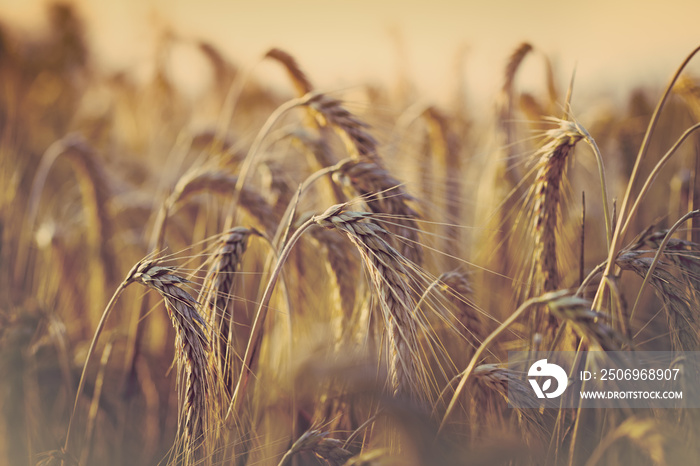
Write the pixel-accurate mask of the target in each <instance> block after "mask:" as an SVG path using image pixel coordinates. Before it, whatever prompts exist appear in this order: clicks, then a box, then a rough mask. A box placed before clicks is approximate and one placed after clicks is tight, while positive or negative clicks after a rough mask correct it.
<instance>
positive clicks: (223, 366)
mask: <svg viewBox="0 0 700 466" xmlns="http://www.w3.org/2000/svg"><path fill="white" fill-rule="evenodd" d="M251 235H256V236H257V235H260V233H259V232H258V231H257V230H251V229H249V228H244V227H236V228H233V229H231V230H230V231H229V232H228V233H227V234H226V235H225V236H223V238H222V239H221V245H220V246H219V249H218V250H217V252H216V253H215V254H214V257H213V259H212V265H211V267H210V268H209V270H208V271H207V276H206V277H205V279H204V283H203V284H202V289H201V291H200V294H199V302H200V303H202V305H203V306H204V315H205V317H206V318H207V319H208V325H209V334H210V341H211V342H212V351H211V356H212V359H213V360H214V364H217V365H218V368H219V373H220V374H221V375H222V377H223V383H224V386H225V387H227V388H232V382H233V381H232V380H231V378H232V375H231V374H232V372H233V370H235V369H234V368H233V367H232V363H233V361H234V359H235V358H234V357H233V355H232V354H231V353H232V351H234V348H235V346H234V341H233V337H234V328H233V327H234V320H233V304H232V303H231V300H232V297H233V288H234V279H235V274H236V272H238V270H239V268H240V265H241V260H242V259H243V254H244V253H245V251H246V248H247V247H248V240H249V238H250V236H251Z"/></svg>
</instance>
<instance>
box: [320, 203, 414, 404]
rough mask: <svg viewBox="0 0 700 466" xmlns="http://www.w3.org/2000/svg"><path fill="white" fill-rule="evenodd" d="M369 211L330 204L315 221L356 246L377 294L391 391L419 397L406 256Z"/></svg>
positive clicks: (395, 393)
mask: <svg viewBox="0 0 700 466" xmlns="http://www.w3.org/2000/svg"><path fill="white" fill-rule="evenodd" d="M371 218H372V214H368V213H364V212H344V211H343V208H342V206H333V207H331V208H330V209H328V210H327V211H326V212H325V213H323V214H322V215H320V216H317V217H314V219H315V222H316V223H317V224H318V225H320V226H322V227H324V228H329V229H335V230H338V231H341V232H343V233H344V234H345V235H346V236H347V237H348V239H350V241H351V242H352V243H353V244H354V245H355V246H356V247H357V248H358V250H359V252H360V255H361V256H362V259H363V261H364V263H365V266H366V268H367V270H368V272H369V276H370V279H371V280H372V283H373V285H374V287H375V291H376V293H377V295H378V297H379V301H380V305H381V310H382V317H383V320H384V324H385V328H386V332H387V340H388V346H389V372H390V374H389V375H390V379H391V386H392V389H393V393H394V395H396V396H408V397H410V398H411V399H415V400H420V399H421V398H423V394H422V392H421V389H422V387H424V382H423V380H422V371H421V370H420V369H419V365H420V362H419V353H418V330H417V325H416V319H415V317H414V316H413V315H412V312H411V311H412V309H414V306H415V303H414V302H413V299H412V297H411V296H412V294H411V290H410V287H409V285H408V283H407V278H406V277H407V276H408V275H409V274H408V271H407V269H406V267H405V266H404V264H405V263H406V259H405V258H403V257H402V256H401V254H400V253H399V252H398V251H397V250H396V249H394V248H393V247H392V246H391V245H390V244H389V242H388V237H389V234H388V232H387V231H386V230H385V229H383V228H382V227H381V226H379V225H378V224H376V223H374V222H372V220H371Z"/></svg>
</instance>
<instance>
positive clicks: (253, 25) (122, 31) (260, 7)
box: [0, 0, 700, 110]
mask: <svg viewBox="0 0 700 466" xmlns="http://www.w3.org/2000/svg"><path fill="white" fill-rule="evenodd" d="M46 3H47V2H46V1H43V0H30V1H19V0H2V1H0V18H1V19H2V21H3V22H4V23H6V24H9V25H10V26H12V27H20V28H24V29H28V30H30V31H31V30H34V31H36V30H37V29H38V28H40V25H41V24H42V21H43V20H44V18H45V13H44V9H43V8H42V5H44V4H46ZM73 3H75V4H77V5H78V6H79V9H78V11H79V14H80V15H81V16H82V17H83V18H84V19H85V21H86V25H87V31H88V37H89V42H90V46H91V48H92V51H93V52H94V57H95V58H96V60H97V62H98V63H100V64H101V65H103V66H105V67H106V68H107V69H111V70H119V71H126V72H136V71H137V70H138V69H139V68H141V67H144V66H147V64H148V63H150V62H151V61H152V58H153V52H154V48H155V45H154V44H155V40H156V38H157V37H158V35H159V34H160V33H161V32H162V31H163V30H164V29H166V28H169V29H171V30H172V31H174V32H175V33H176V34H178V35H179V36H181V37H183V38H185V39H204V40H207V41H210V42H212V43H213V44H215V45H216V46H217V47H219V48H220V49H221V50H222V51H223V52H224V53H226V54H227V56H228V58H230V59H231V60H232V61H233V62H234V63H236V64H237V65H239V66H241V67H246V66H250V65H252V64H253V63H255V62H256V60H257V59H258V58H259V57H260V56H262V54H264V52H265V51H266V50H267V49H269V48H270V47H281V48H283V49H285V50H287V51H288V52H290V53H292V54H293V55H294V56H295V57H296V58H297V59H298V61H299V62H300V64H301V65H302V67H303V68H304V69H305V70H306V71H307V73H308V75H309V76H310V77H311V79H312V80H313V81H314V83H315V84H317V86H318V87H320V88H323V89H326V90H328V89H343V88H348V87H353V86H359V85H362V84H365V83H374V84H380V85H382V86H385V87H389V88H390V87H393V86H394V84H395V83H396V82H397V80H398V77H399V75H400V73H404V74H405V75H406V77H407V78H408V79H409V80H410V81H412V82H413V83H414V84H415V85H416V87H417V89H418V91H419V92H418V93H419V95H420V96H421V99H422V100H426V101H431V102H437V103H439V104H446V103H448V102H447V101H448V99H449V96H450V95H452V91H453V89H454V88H455V87H456V81H457V79H458V75H457V73H456V57H457V55H458V52H459V51H460V50H466V52H465V55H464V65H463V66H462V67H461V69H460V73H461V75H462V76H463V79H464V85H465V89H466V90H467V98H468V99H469V100H470V102H473V103H474V105H475V106H477V107H479V106H482V105H483V104H488V103H489V101H490V100H491V98H492V96H493V94H494V93H495V91H496V89H497V88H498V86H499V85H500V82H501V75H502V70H503V67H504V64H505V61H506V59H507V57H508V55H509V54H510V53H511V52H512V51H513V50H514V49H515V48H516V47H517V46H518V44H519V43H521V42H523V41H528V42H530V43H531V44H532V45H534V46H535V48H536V50H538V51H540V52H543V53H545V54H547V56H549V58H550V59H551V60H552V61H553V63H554V65H555V70H556V72H557V80H558V84H559V86H560V87H564V86H566V84H567V83H568V81H569V78H570V76H571V73H572V72H573V70H574V68H576V86H575V94H574V105H575V106H577V105H582V104H583V102H580V103H579V102H577V100H576V99H577V97H578V98H579V99H586V98H587V96H590V95H599V94H603V93H604V94H608V95H611V96H621V95H624V94H625V93H626V91H628V90H629V89H630V88H631V87H633V86H647V87H651V88H660V87H661V86H663V85H664V84H665V83H666V81H667V80H668V77H669V76H670V75H671V74H672V73H673V71H674V70H675V68H676V67H677V66H678V65H679V64H680V62H681V61H682V60H683V58H684V57H685V56H686V55H687V54H688V53H690V51H691V50H692V49H693V48H694V47H696V46H697V45H699V44H700V34H697V33H696V32H695V31H696V30H697V29H696V26H695V25H694V24H693V23H694V22H695V21H696V18H697V17H699V16H700V15H699V13H700V3H698V2H688V1H671V2H667V3H666V4H665V5H664V6H663V7H654V8H649V7H647V8H643V6H642V5H640V4H639V3H636V2H635V3H632V2H630V1H609V2H605V1H602V0H593V1H589V2H587V3H586V4H585V5H581V6H577V7H572V6H571V4H569V3H564V2H552V1H546V0H534V1H531V2H528V3H527V4H526V3H524V2H514V1H495V2H489V3H486V2H474V3H473V4H471V3H472V2H450V1H447V0H442V1H436V2H432V3H430V4H427V3H425V2H416V1H402V2H398V1H394V0H391V1H384V2H370V1H367V0H355V1H352V2H350V1H330V0H325V1H324V0H302V1H299V2H294V3H288V2H282V1H279V0H259V1H256V2H238V1H221V0H204V1H200V2H191V1H184V0H179V1H178V0H175V1H168V2H166V1H163V0H151V1H137V0H124V1H122V2H110V3H106V2H97V1H90V0H81V1H76V2H73ZM650 31H651V32H650ZM653 31H658V33H655V32H653ZM397 37H399V38H400V39H398V40H397ZM182 69H183V70H189V71H188V72H191V73H193V75H192V76H184V77H183V80H184V81H185V82H197V79H198V76H197V74H201V73H198V71H197V70H196V66H192V65H188V64H187V63H186V64H184V65H183V66H182ZM692 69H695V70H697V69H700V66H697V65H695V66H693V67H691V70H692ZM541 73H542V60H541V59H540V58H534V59H529V60H527V61H526V62H525V64H524V70H523V73H522V77H521V79H520V83H521V85H522V86H524V87H528V88H529V89H533V90H534V91H543V86H542V84H541V83H542V81H541ZM528 74H529V75H530V78H529V79H528ZM258 78H261V79H263V80H265V79H266V77H265V76H258ZM582 110H585V109H582Z"/></svg>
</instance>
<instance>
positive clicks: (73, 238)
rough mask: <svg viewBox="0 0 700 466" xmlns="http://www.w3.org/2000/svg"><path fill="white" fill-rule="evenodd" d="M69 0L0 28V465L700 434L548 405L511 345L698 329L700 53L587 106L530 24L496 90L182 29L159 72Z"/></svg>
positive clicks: (673, 347) (690, 420)
mask: <svg viewBox="0 0 700 466" xmlns="http://www.w3.org/2000/svg"><path fill="white" fill-rule="evenodd" d="M50 14H51V15H50V19H51V20H50V25H51V27H50V30H49V32H47V33H46V34H47V36H46V37H41V38H34V39H32V40H21V38H19V36H16V35H15V33H14V32H13V31H12V30H10V29H9V28H4V27H3V28H2V30H0V33H2V37H3V39H2V40H0V49H1V50H0V84H1V86H0V87H1V88H2V91H1V94H2V95H0V103H1V105H0V128H2V141H1V144H0V151H1V152H2V154H1V155H0V190H1V191H0V193H1V194H0V236H1V238H2V242H1V243H0V244H1V246H2V249H1V250H0V264H2V266H1V268H0V277H1V282H0V298H1V300H0V369H1V370H2V372H1V374H2V375H1V377H2V378H3V379H4V380H3V381H2V383H1V384H0V387H1V388H2V397H1V398H0V408H2V412H3V417H2V419H3V420H4V422H2V423H0V433H1V435H0V453H1V454H2V455H4V456H2V455H0V457H2V458H3V459H2V460H0V461H3V462H6V463H5V464H18V465H20V464H37V463H38V464H46V465H48V464H63V465H77V464H80V465H87V464H102V465H109V464H115V465H116V464H160V463H167V464H171V463H172V464H212V465H218V464H222V465H223V464H231V465H233V464H235V465H254V464H273V465H274V464H280V465H301V464H311V465H375V464H376V465H390V464H391V465H393V464H397V465H398V464H406V465H423V464H426V465H427V464H440V465H452V464H454V465H457V464H465V465H471V464H512V465H521V464H522V465H535V464H537V465H539V464H551V465H555V464H567V465H582V464H590V465H593V464H632V463H633V462H634V463H635V464H654V465H664V464H669V465H670V464H691V463H692V462H693V461H694V460H695V459H696V458H697V455H698V453H699V452H698V449H697V441H696V440H697V439H698V438H700V418H698V416H697V412H696V410H693V409H688V408H684V407H683V406H682V405H679V406H678V408H676V409H652V408H649V409H632V408H624V409H623V408H620V409H599V410H581V409H571V408H562V409H549V408H548V409H542V408H538V406H539V405H538V404H537V400H536V399H534V398H533V396H532V393H531V390H530V387H529V385H528V382H527V380H526V373H525V372H522V371H517V370H514V369H512V368H511V367H509V366H507V365H506V364H505V363H506V361H507V357H508V356H507V355H508V351H528V350H533V349H537V350H544V351H556V350H563V351H620V350H622V351H638V350H666V351H675V352H681V351H698V350H700V334H699V333H698V332H700V317H698V316H696V314H697V313H698V310H699V309H700V230H698V222H699V221H700V210H697V209H698V207H699V206H698V205H697V203H698V201H700V182H699V181H700V179H699V178H698V176H697V175H698V174H700V152H698V151H699V149H698V147H699V146H698V141H700V140H699V139H697V138H696V136H695V134H694V133H695V130H697V129H698V128H700V124H698V123H694V121H697V119H698V118H700V87H698V86H697V85H696V84H695V81H694V80H693V78H692V77H690V76H686V75H684V74H683V71H684V70H685V68H686V65H687V64H688V63H689V62H690V61H691V59H692V58H693V56H694V55H695V53H696V52H697V50H695V51H693V52H692V53H691V54H690V55H689V56H688V58H687V59H686V60H685V61H684V62H683V63H682V64H681V66H680V67H679V68H678V70H677V71H676V72H675V74H674V75H673V77H672V79H671V81H670V83H669V84H668V86H667V87H666V88H665V91H664V92H663V94H662V96H661V97H660V98H658V100H657V104H656V106H655V107H653V104H650V103H649V100H648V95H649V92H647V91H636V92H635V93H633V94H632V96H631V97H630V105H629V108H628V109H612V108H606V109H601V108H592V109H577V108H576V107H575V106H574V105H572V98H571V96H572V91H573V90H574V89H575V86H574V85H573V80H572V83H571V84H570V85H569V86H568V92H567V93H565V94H566V95H565V96H562V93H561V92H560V89H559V86H558V84H557V82H556V79H555V73H554V71H553V70H552V66H551V64H550V62H549V60H548V59H547V57H546V56H544V55H543V54H541V53H540V52H539V51H538V50H537V49H535V48H533V46H531V45H530V44H522V45H520V46H519V47H517V49H516V50H515V52H514V53H513V54H512V56H511V57H510V58H509V59H508V60H507V64H506V67H505V72H504V79H503V87H502V90H501V93H500V96H499V99H498V102H497V104H496V112H495V113H494V114H493V115H486V116H484V115H472V114H471V113H470V112H469V107H468V105H467V103H466V101H465V91H464V90H463V89H458V90H457V91H456V93H455V98H454V102H455V106H454V108H446V109H438V108H437V107H436V106H432V105H426V104H421V103H418V104H416V103H414V102H415V101H416V100H417V99H416V98H415V97H416V96H415V93H414V92H413V91H411V89H410V88H406V89H403V93H402V94H400V95H394V94H392V93H391V92H389V91H387V90H385V89H382V88H378V87H365V88H362V89H361V91H356V92H355V94H354V95H355V96H356V97H355V99H357V100H355V101H343V100H341V99H340V97H339V96H338V95H336V93H330V92H322V91H319V90H317V89H315V88H314V86H313V85H312V83H311V80H310V79H309V78H308V77H307V76H306V74H305V73H304V72H303V71H302V67H301V66H300V65H299V64H298V63H297V61H296V60H295V58H294V57H293V56H292V55H290V54H289V53H287V52H285V51H283V50H280V49H272V50H270V51H268V52H267V53H266V54H265V56H264V57H261V60H260V63H258V64H256V67H254V68H251V69H247V70H242V69H239V68H237V67H236V66H235V65H234V64H233V63H231V62H230V61H229V60H228V59H227V58H226V57H225V56H224V54H222V53H221V52H219V51H218V50H217V49H216V48H215V47H214V46H212V45H211V44H208V43H205V42H196V41H195V42H192V40H191V39H185V38H182V37H179V36H177V35H176V34H174V33H172V32H168V33H167V34H164V36H163V40H162V41H161V43H160V45H159V53H158V55H157V56H158V60H157V63H156V64H155V73H154V76H153V78H152V80H150V81H148V82H146V83H138V82H135V81H132V80H131V79H130V78H128V77H127V76H125V75H108V74H105V73H103V72H101V71H100V70H99V68H98V67H97V66H96V65H95V64H94V63H93V60H92V58H91V56H90V53H89V48H88V46H87V45H86V43H85V41H84V37H83V35H82V32H81V31H82V29H81V24H80V21H79V20H78V19H77V17H76V15H75V12H74V11H73V9H72V8H70V7H66V6H53V7H52V8H51V10H50ZM183 42H187V44H188V45H192V44H194V46H195V48H196V50H198V51H199V53H201V54H202V56H203V57H205V59H206V60H208V62H209V64H210V68H211V71H212V73H211V75H212V84H211V86H210V89H209V90H207V91H206V94H205V95H203V96H202V97H201V98H199V99H198V100H197V101H192V100H188V98H187V97H186V96H183V95H182V94H181V93H180V92H179V91H178V90H177V87H176V86H175V85H174V84H173V81H172V80H171V76H170V74H169V72H168V53H169V51H170V50H171V49H172V48H173V47H174V46H176V45H178V44H182V43H183ZM528 57H532V58H528ZM525 59H531V60H539V61H540V62H541V63H543V64H544V67H545V70H546V73H545V75H546V83H545V84H546V86H544V87H545V89H546V92H545V93H543V95H539V94H536V93H534V92H525V91H523V90H519V88H518V86H517V79H516V78H517V74H518V70H519V68H520V65H521V63H522V62H523V61H524V60H525ZM261 64H265V66H266V67H267V68H266V69H268V70H270V71H272V70H273V69H274V68H275V67H276V68H277V69H282V70H284V71H286V73H287V74H288V75H289V78H290V81H291V84H292V85H293V88H294V90H295V91H296V94H297V97H295V98H292V99H291V100H285V99H284V98H282V97H280V95H279V92H281V91H272V90H269V89H267V88H265V87H263V86H261V85H259V84H258V83H257V82H256V79H255V74H256V72H260V71H258V70H257V69H258V67H260V66H261ZM574 94H575V92H574ZM654 100H656V98H654ZM353 109H354V110H353ZM579 112H589V113H585V115H584V113H580V115H582V116H581V119H582V120H586V121H589V122H590V123H589V124H588V125H587V126H588V129H587V128H586V127H584V126H583V124H582V123H581V122H580V121H579V119H578V118H577V115H578V114H579ZM584 116H585V117H584ZM202 128H203V129H202ZM379 141H381V142H379ZM575 153H578V157H577V160H574V159H573V156H574V154H575ZM581 194H582V196H581ZM127 270H128V272H127ZM630 272H632V273H630ZM683 363H684V362H683V360H679V361H676V362H674V364H677V365H682V364H683ZM171 369H175V370H174V371H171ZM171 372H173V373H172V374H171ZM688 389H689V390H690V389H693V387H688ZM508 401H514V402H517V406H521V407H519V408H518V407H516V408H509V407H508ZM522 406H526V408H523V407H522Z"/></svg>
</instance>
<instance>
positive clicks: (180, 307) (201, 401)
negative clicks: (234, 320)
mask: <svg viewBox="0 0 700 466" xmlns="http://www.w3.org/2000/svg"><path fill="white" fill-rule="evenodd" d="M127 280H128V281H130V282H131V281H133V282H136V283H141V284H142V285H144V286H146V287H148V288H151V289H153V290H156V291H157V292H158V293H159V294H160V295H161V296H162V298H163V301H164V303H165V308H166V310H167V311H168V316H169V317H170V320H171V321H172V323H173V327H174V328H175V330H176V332H177V343H176V346H177V348H178V365H179V370H178V372H181V371H182V368H183V366H184V382H185V387H184V397H183V400H182V410H183V416H184V426H182V429H183V431H184V441H185V445H184V448H185V456H186V457H187V456H188V455H189V452H191V451H194V450H196V448H197V447H198V445H199V444H200V442H202V440H203V438H202V437H203V434H204V432H205V427H208V426H209V418H210V417H211V416H212V415H216V414H215V413H216V411H215V408H213V407H212V406H211V403H212V401H213V400H214V397H213V396H212V392H213V387H214V382H213V381H212V377H211V369H210V368H211V366H209V365H208V359H209V356H208V354H209V340H208V339H207V336H206V327H207V324H206V322H205V320H204V319H203V318H202V316H201V315H200V313H199V311H198V310H197V306H198V305H199V304H198V303H197V301H196V300H195V299H194V298H193V297H192V295H190V294H189V293H188V292H186V291H185V290H183V289H182V288H181V287H182V286H183V285H185V284H186V283H188V282H187V280H185V279H183V278H180V277H179V276H177V275H175V274H174V271H173V270H172V269H170V268H168V267H161V266H158V265H157V263H156V262H153V261H145V262H143V263H141V264H140V265H139V266H138V267H137V268H136V269H135V270H134V272H133V273H132V274H131V275H130V276H129V277H128V278H127ZM186 459H187V458H186Z"/></svg>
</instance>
